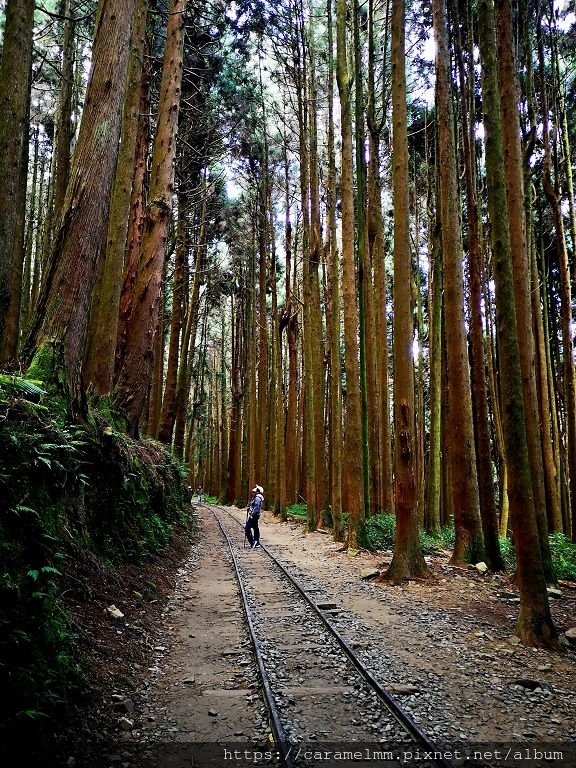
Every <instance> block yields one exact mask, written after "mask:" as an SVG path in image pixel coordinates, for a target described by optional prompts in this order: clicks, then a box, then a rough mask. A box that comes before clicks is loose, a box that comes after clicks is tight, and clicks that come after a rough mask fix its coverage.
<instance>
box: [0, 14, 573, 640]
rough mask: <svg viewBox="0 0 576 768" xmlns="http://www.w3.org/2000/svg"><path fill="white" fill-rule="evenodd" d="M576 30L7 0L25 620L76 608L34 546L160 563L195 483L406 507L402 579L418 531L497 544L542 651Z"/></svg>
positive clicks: (563, 413)
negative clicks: (155, 554)
mask: <svg viewBox="0 0 576 768" xmlns="http://www.w3.org/2000/svg"><path fill="white" fill-rule="evenodd" d="M575 43H576V17H575V14H574V11H573V10H572V8H571V7H570V4H569V3H564V2H561V0H549V1H548V2H546V1H544V0H519V2H515V1H512V0H496V2H493V0H477V1H476V2H472V0H450V1H449V2H447V0H432V2H431V3H425V2H419V1H418V2H417V1H414V2H407V3H405V2H404V0H383V2H380V0H366V1H365V2H362V3H360V2H358V0H328V2H320V1H318V2H317V1H316V0H307V1H306V2H304V1H303V0H279V2H276V3H274V4H271V3H268V2H266V0H247V1H246V2H244V0H239V1H238V2H224V1H222V0H208V1H207V2H202V3H196V2H191V1H190V2H187V0H170V3H169V4H168V3H166V2H164V1H163V0H149V1H148V0H101V2H100V3H99V4H98V5H97V4H96V3H95V2H92V0H81V1H78V0H61V2H60V3H57V4H54V3H51V2H48V1H47V2H46V3H44V4H35V2H34V0H8V2H5V3H3V15H2V59H1V63H0V176H1V178H2V180H3V183H2V186H1V188H0V339H1V352H0V356H1V361H2V366H3V370H4V373H3V374H2V375H1V376H0V393H1V396H0V406H1V408H2V413H3V420H2V437H3V442H4V445H3V448H2V450H3V452H4V455H3V465H2V475H1V479H2V483H3V487H4V489H5V490H6V498H7V499H8V502H7V509H6V513H4V512H3V515H5V517H4V518H3V522H2V530H1V537H2V542H3V544H2V552H3V560H4V565H5V569H6V573H7V574H10V576H8V577H6V578H7V581H6V583H5V585H4V591H5V592H6V593H7V594H9V595H10V596H11V598H12V599H13V601H14V606H13V607H14V611H15V614H14V615H16V614H18V615H25V614H26V611H27V610H28V608H30V606H29V607H28V608H23V607H22V604H21V602H19V601H21V598H22V594H23V593H24V592H26V590H27V592H26V593H27V594H28V595H29V596H30V600H31V601H32V603H34V600H35V599H37V598H34V597H32V594H33V592H34V591H38V590H35V588H34V584H35V583H36V582H37V581H38V579H39V578H40V577H41V578H43V579H44V578H45V579H46V580H47V581H49V582H50V583H51V584H52V586H51V587H50V588H49V589H48V592H47V594H48V593H49V594H50V595H55V594H57V592H58V587H57V585H55V584H54V583H53V582H52V579H53V577H55V575H56V574H58V568H57V565H56V564H55V561H54V551H55V550H54V547H52V548H50V547H47V548H45V549H43V550H42V551H41V552H36V554H34V551H33V550H34V548H33V547H31V546H30V541H31V540H33V539H34V538H35V537H36V538H37V535H38V531H40V532H41V535H42V536H47V537H53V538H54V539H55V540H58V541H61V540H62V530H63V526H64V527H65V526H68V527H69V528H70V530H71V531H72V532H73V535H72V539H74V541H75V542H78V540H80V539H82V537H84V538H83V539H82V541H84V543H86V542H88V543H87V547H88V549H90V548H91V549H92V550H95V551H97V552H98V553H99V555H101V556H104V557H108V558H110V559H111V560H112V561H114V559H115V558H118V559H119V560H121V559H124V560H130V558H136V559H138V558H139V557H144V556H145V555H146V553H147V552H151V551H155V549H157V548H158V547H161V546H163V544H165V542H166V540H167V539H166V537H167V536H168V531H169V529H170V526H171V525H172V524H173V523H174V521H175V520H177V518H178V514H179V512H178V510H179V509H181V507H182V496H181V493H182V482H184V480H183V478H184V477H186V478H187V479H186V483H187V484H190V485H191V486H192V487H196V486H200V485H202V486H203V487H204V488H205V489H206V490H207V491H208V492H209V493H210V494H211V495H213V496H214V497H216V498H218V499H220V500H221V501H223V502H227V503H237V504H239V505H243V504H244V503H245V502H246V497H247V492H248V489H249V488H250V487H252V486H253V485H254V484H255V483H256V482H258V483H260V484H262V485H263V486H264V488H265V491H266V504H267V506H268V508H270V509H272V510H273V511H274V512H276V513H278V514H280V515H283V516H284V515H286V510H287V508H289V507H290V506H293V505H295V504H303V505H305V510H306V524H307V526H308V528H309V529H310V530H314V529H316V528H317V527H318V526H329V527H331V529H332V530H333V535H334V538H335V539H336V540H345V541H347V543H348V546H349V548H350V549H351V550H354V549H356V548H357V547H358V546H365V545H366V544H367V543H368V538H369V533H368V529H369V523H370V520H372V519H373V518H375V517H378V516H382V515H384V516H386V515H394V516H395V548H394V559H393V561H392V564H391V566H390V571H389V573H388V574H387V577H388V578H390V579H392V580H393V581H396V582H399V581H402V580H403V579H406V578H413V577H420V576H425V575H426V563H425V561H424V557H423V555H422V549H421V545H420V538H419V532H420V531H421V530H422V529H424V530H426V531H428V532H429V533H437V532H439V531H440V530H441V529H443V528H445V527H446V526H453V529H454V535H453V542H454V548H453V557H452V561H453V562H454V563H456V564H462V563H477V562H479V561H484V562H486V563H487V565H488V566H489V567H490V568H492V569H494V570H500V569H503V568H504V559H503V556H502V552H501V543H500V542H501V538H510V537H511V539H512V542H513V545H514V549H515V569H516V570H515V578H516V581H517V584H518V587H519V589H520V598H521V604H520V614H519V620H518V627H517V632H518V634H519V636H520V637H521V639H522V640H523V642H525V643H528V644H532V645H542V644H545V645H550V646H555V645H556V643H557V638H556V630H555V628H554V625H553V622H552V618H551V616H550V609H549V605H548V594H547V585H549V584H551V583H554V581H555V579H556V576H557V574H556V572H555V569H554V563H553V560H552V556H551V550H550V538H549V536H550V534H554V536H556V537H557V539H556V540H562V541H563V542H564V544H565V545H566V547H568V546H569V540H570V539H572V540H575V539H576V514H575V509H576V487H575V484H576V372H575V366H574V363H575V359H574V321H573V313H574V307H573V300H572V286H573V281H574V271H575V268H576V262H575V251H576V210H575V198H574V186H573V174H572V169H573V165H574V147H573V145H574V142H575V137H576V108H575V105H576V59H575V57H574V50H575V48H576V46H575ZM102 462H104V465H106V466H108V464H109V463H110V462H111V463H112V465H114V466H115V468H116V469H115V470H114V472H115V473H116V474H114V472H112V470H110V471H111V472H112V475H111V477H115V478H116V479H115V480H110V481H108V480H106V479H105V476H106V471H104V469H102V466H103V465H102ZM99 468H100V469H99ZM109 469H110V467H109ZM107 484H108V485H107ZM48 486H50V488H51V489H52V490H49V491H48V490H47V488H48ZM103 486H106V493H105V495H104V496H102V494H101V493H100V492H101V490H102V487H103ZM54 487H58V488H59V489H60V490H59V492H58V494H56V496H57V498H56V496H55V495H54V494H53V488H54ZM80 488H81V490H79V489H80ZM125 492H126V493H125ZM173 494H175V496H173ZM103 498H105V499H107V502H106V504H103V503H102V499H103ZM79 500H80V501H79ZM367 524H368V529H367ZM109 527H116V528H117V529H118V530H122V531H123V534H122V536H123V537H124V541H125V543H126V546H125V547H124V551H123V552H122V553H118V552H117V551H116V549H117V548H116V545H113V544H112V543H111V537H110V536H109V537H108V538H109V540H108V541H106V534H105V533H104V532H105V531H106V530H108V529H109ZM22 531H26V532H27V533H26V534H25V535H24V534H22ZM19 537H20V538H19ZM22 537H24V538H22ZM26 537H27V538H26ZM558 537H560V538H559V539H558ZM56 549H58V548H56ZM15 563H17V565H15ZM43 568H44V569H47V570H44V571H43V570H42V569H43ZM50 569H54V570H55V571H56V574H54V572H53V570H50ZM30 573H32V574H33V575H32V576H30ZM14 574H16V575H14ZM34 574H35V575H34ZM24 587H25V589H24ZM50 599H52V597H50ZM44 609H45V606H44V608H42V610H44ZM30 610H32V608H30ZM12 620H13V619H11V618H9V619H7V626H8V627H12V629H13V624H11V622H12ZM10 642H12V645H13V646H14V648H16V647H17V646H18V642H17V640H15V639H14V637H12V640H11V641H10ZM9 644H10V643H9ZM11 647H12V646H11ZM14 648H12V650H14Z"/></svg>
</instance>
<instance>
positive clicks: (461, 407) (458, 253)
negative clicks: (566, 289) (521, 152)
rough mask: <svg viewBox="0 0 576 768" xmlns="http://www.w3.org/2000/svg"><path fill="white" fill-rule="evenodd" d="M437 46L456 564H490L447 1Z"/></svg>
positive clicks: (439, 16) (437, 10) (439, 6)
mask: <svg viewBox="0 0 576 768" xmlns="http://www.w3.org/2000/svg"><path fill="white" fill-rule="evenodd" d="M432 8H433V14H434V38H435V40H436V114H437V125H438V152H439V162H438V169H439V184H440V226H441V238H442V256H443V263H444V271H443V277H444V313H445V319H446V327H447V328H449V329H450V332H449V333H447V334H446V359H447V385H448V410H449V413H450V419H449V429H450V440H449V449H450V453H449V461H450V477H451V492H452V504H453V509H454V526H455V529H456V540H455V544H454V552H453V554H452V561H453V562H456V563H458V562H478V561H479V560H483V559H484V539H483V536H482V525H481V522H480V500H479V494H478V479H477V473H476V450H475V444H474V427H473V422H472V399H471V388H470V369H469V366H468V352H467V349H466V330H465V325H464V285H463V274H462V263H463V261H464V254H463V248H462V228H461V223H460V199H459V192H458V174H457V169H456V145H455V139H454V119H453V114H454V113H453V108H452V92H451V82H450V55H449V52H448V16H447V10H446V3H445V0H434V2H433V3H432Z"/></svg>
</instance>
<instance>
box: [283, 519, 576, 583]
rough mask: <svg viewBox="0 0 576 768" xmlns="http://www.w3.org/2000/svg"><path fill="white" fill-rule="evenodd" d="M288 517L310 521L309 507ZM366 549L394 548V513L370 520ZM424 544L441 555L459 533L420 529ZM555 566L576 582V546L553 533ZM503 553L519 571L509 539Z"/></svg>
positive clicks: (561, 576) (429, 551)
mask: <svg viewBox="0 0 576 768" xmlns="http://www.w3.org/2000/svg"><path fill="white" fill-rule="evenodd" d="M286 512H287V516H288V517H290V518H293V519H294V520H298V521H300V522H303V523H305V522H306V505H305V504H293V505H292V506H289V507H287V510H286ZM365 528H366V531H365V533H366V539H365V542H366V547H367V548H368V549H370V550H372V551H378V550H382V549H394V537H395V535H396V518H395V517H394V515H392V514H381V515H373V516H372V517H369V518H367V519H366V522H365ZM419 536H420V545H421V547H422V551H423V552H424V553H425V554H430V555H433V554H438V553H439V552H441V551H446V550H450V549H452V548H453V547H454V539H455V531H454V527H453V526H447V527H445V528H443V529H442V530H441V531H439V532H438V533H429V532H427V531H424V530H420V533H419ZM549 540H550V551H551V554H552V565H553V568H554V572H555V574H556V577H557V578H558V579H566V580H570V581H576V544H575V543H574V542H573V541H571V540H570V539H569V538H568V537H567V536H565V535H564V534H562V533H552V534H550V537H549ZM500 550H501V552H502V557H503V558H504V562H505V564H506V569H507V570H508V571H509V572H510V573H512V572H513V571H514V569H515V568H516V556H515V553H514V544H513V542H512V540H511V539H509V538H500Z"/></svg>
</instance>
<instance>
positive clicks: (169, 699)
mask: <svg viewBox="0 0 576 768" xmlns="http://www.w3.org/2000/svg"><path fill="white" fill-rule="evenodd" d="M231 511H233V512H234V514H235V516H236V517H237V519H238V520H240V521H242V520H243V516H244V511H243V510H237V509H236V510H235V509H232V510H231ZM198 515H199V529H200V533H199V538H198V542H197V544H194V546H193V547H192V551H191V554H190V557H189V558H188V560H187V561H186V562H185V563H184V565H183V567H182V568H181V570H180V572H179V574H178V578H177V585H176V589H175V592H174V595H173V597H172V598H171V600H170V601H169V604H168V607H167V610H166V611H165V614H164V616H163V622H164V627H161V628H159V630H160V632H161V633H162V636H163V637H164V638H165V640H162V645H159V646H157V650H156V653H157V658H156V661H155V663H154V664H153V665H152V666H151V668H150V677H149V679H148V681H147V683H146V687H145V689H144V690H143V691H142V692H141V695H140V697H135V699H136V701H137V711H136V712H135V713H134V718H133V719H134V728H133V729H132V730H131V731H130V732H126V733H124V734H123V735H122V742H121V743H122V744H123V745H124V747H125V748H126V749H127V750H128V753H129V752H130V750H133V749H134V748H136V749H138V751H140V750H141V749H142V748H144V751H145V750H146V748H147V747H150V748H151V745H153V744H156V745H158V744H160V745H161V749H164V751H166V749H168V746H167V745H170V744H180V745H181V747H180V749H181V750H182V749H183V747H182V745H183V744H185V743H187V744H188V747H187V749H190V743H191V742H195V743H196V744H197V743H199V742H204V743H205V744H209V743H214V744H215V743H220V744H222V743H226V744H227V743H231V744H240V745H245V746H247V747H248V746H249V747H250V748H254V747H262V746H265V745H266V744H269V732H268V726H267V722H266V716H265V710H264V708H263V705H262V703H261V700H260V697H259V695H258V680H257V674H256V671H255V668H254V662H253V659H252V655H251V647H250V642H249V639H248V634H247V630H246V629H245V628H244V626H243V614H242V611H241V608H240V601H239V596H238V592H237V586H236V583H235V580H234V578H233V574H232V570H231V566H230V563H229V562H228V561H227V557H226V547H225V545H224V543H223V540H222V537H221V534H220V532H219V529H218V528H217V526H216V523H215V521H214V519H213V517H212V514H211V512H210V511H209V510H208V509H207V508H206V507H204V508H200V509H199V510H198ZM260 527H261V540H262V542H263V543H265V544H266V545H269V546H270V548H271V550H272V551H273V552H274V553H275V554H277V556H278V557H279V558H280V560H282V561H284V562H285V563H286V564H288V565H290V566H292V567H295V568H296V569H300V570H301V571H303V572H305V573H307V574H309V575H310V576H311V577H313V578H316V579H317V580H318V581H319V582H321V583H322V584H323V585H326V587H327V588H328V591H331V592H332V594H333V596H334V597H335V598H336V599H338V600H339V601H340V603H341V605H342V606H343V608H344V609H345V618H344V621H345V627H344V631H349V632H350V633H351V634H356V636H357V639H358V641H359V644H360V645H362V641H363V642H364V644H365V645H366V646H367V647H368V651H367V652H373V653H374V656H375V659H376V661H375V663H378V657H380V659H381V662H380V663H381V664H382V666H381V669H380V672H379V674H380V673H381V675H382V680H383V682H385V684H387V685H388V686H389V687H390V690H394V689H396V690H397V691H398V695H400V696H405V697H406V698H405V699H404V701H406V702H409V701H410V703H411V704H414V705H415V706H416V708H417V707H418V706H420V707H421V708H422V724H423V726H424V727H425V729H427V730H428V731H429V732H431V733H436V734H438V735H439V736H440V737H441V738H443V739H444V740H445V743H449V741H450V739H457V740H459V741H462V740H465V741H466V740H470V743H472V742H484V743H491V742H495V741H502V740H505V739H514V741H515V742H520V741H526V743H539V742H540V741H541V740H545V741H554V742H555V743H570V744H571V745H572V748H573V747H574V745H575V744H576V732H575V729H574V722H573V691H574V690H576V663H575V659H576V654H575V653H574V652H573V651H572V650H570V649H568V650H567V651H566V652H564V653H561V654H557V653H556V654H555V653H550V652H547V651H544V650H536V649H530V648H523V647H519V646H518V645H515V644H514V642H513V637H512V635H513V631H514V624H515V620H516V614H517V605H516V604H515V603H514V602H513V599H514V598H513V592H514V587H512V586H511V585H510V584H509V582H508V580H507V579H506V578H505V577H500V576H492V575H490V574H487V575H486V576H484V577H481V576H479V575H478V574H476V573H472V572H470V571H467V570H464V569H454V568H452V567H450V566H449V565H448V560H447V558H446V557H444V558H427V559H428V560H429V563H430V568H431V572H432V579H431V580H430V581H429V582H420V583H410V584H406V585H405V586H403V587H390V586H388V585H375V584H370V583H367V582H366V581H363V580H362V578H361V574H362V572H363V571H364V570H365V569H368V568H378V567H380V568H382V567H384V565H385V561H386V559H387V554H386V553H379V554H377V555H375V554H371V553H367V552H360V553H359V554H358V555H357V556H356V557H349V556H348V555H347V553H346V552H345V551H343V548H342V546H341V545H338V544H335V543H334V542H333V541H332V538H331V536H330V535H328V534H326V533H322V532H316V533H314V534H306V533H305V532H304V529H303V528H302V526H300V525H298V524H296V523H282V522H280V521H279V520H277V519H276V518H274V517H273V516H272V515H271V514H270V513H269V512H265V513H264V514H263V516H262V520H261V526H260ZM254 556H258V553H257V552H255V553H254ZM503 594H508V597H507V598H503V597H502V595H503ZM575 597H576V591H575V590H570V589H566V590H564V596H563V597H562V599H560V600H555V601H554V602H553V605H552V607H553V611H554V618H555V621H556V622H557V625H558V626H559V628H560V629H566V628H567V627H569V626H574V625H576V600H575V599H574V598H575ZM382 659H385V660H386V661H385V662H382ZM526 680H527V681H528V683H530V685H532V684H533V683H536V684H537V685H538V687H539V689H541V692H539V691H538V690H536V691H534V690H533V689H532V690H530V689H529V688H525V687H523V685H522V681H526ZM415 691H416V693H414V692H415ZM162 745H165V746H162ZM128 753H127V754H128ZM154 754H157V751H156V752H155V753H154ZM188 756H189V752H188ZM115 762H117V761H115ZM126 764H127V765H132V764H134V763H130V761H127V763H126ZM137 764H138V765H139V766H140V765H142V766H144V765H146V766H147V765H150V766H152V765H160V764H161V765H162V766H163V768H168V766H170V768H172V766H174V768H176V766H178V768H180V766H183V765H187V764H190V763H186V762H185V760H184V758H183V752H182V751H181V752H180V753H179V755H178V756H177V757H175V758H174V759H171V758H168V757H167V756H166V754H162V756H161V760H160V761H156V762H154V761H151V762H150V763H145V762H141V761H140V762H138V763H137ZM194 764H195V765H198V764H201V763H200V762H196V763H194ZM206 764H207V765H208V764H209V763H206ZM223 764H224V763H223ZM228 764H229V765H231V764H232V763H228Z"/></svg>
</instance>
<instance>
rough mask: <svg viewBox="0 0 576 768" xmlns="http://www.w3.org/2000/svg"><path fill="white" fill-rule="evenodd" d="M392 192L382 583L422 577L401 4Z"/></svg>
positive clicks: (399, 9) (395, 19)
mask: <svg viewBox="0 0 576 768" xmlns="http://www.w3.org/2000/svg"><path fill="white" fill-rule="evenodd" d="M392 127H393V134H392V187H393V194H394V435H395V439H394V466H395V472H396V474H395V505H396V538H395V546H394V557H393V558H392V562H391V563H390V567H389V568H388V571H387V573H386V576H387V578H389V579H391V580H392V581H394V582H400V581H401V580H403V579H406V578H414V577H419V576H423V575H424V574H426V572H427V566H426V561H425V560H424V556H423V554H422V550H421V549H420V541H419V537H418V509H417V499H418V491H417V488H416V477H415V467H414V366H413V361H412V290H411V285H412V280H411V254H410V240H409V197H408V128H407V108H406V72H405V3H404V0H392Z"/></svg>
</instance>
